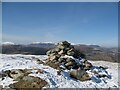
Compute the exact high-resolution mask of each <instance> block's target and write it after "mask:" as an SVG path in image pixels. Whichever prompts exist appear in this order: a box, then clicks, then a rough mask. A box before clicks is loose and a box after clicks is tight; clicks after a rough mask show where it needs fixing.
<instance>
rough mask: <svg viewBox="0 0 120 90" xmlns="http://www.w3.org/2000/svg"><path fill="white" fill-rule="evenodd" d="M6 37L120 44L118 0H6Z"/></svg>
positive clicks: (4, 27)
mask: <svg viewBox="0 0 120 90" xmlns="http://www.w3.org/2000/svg"><path fill="white" fill-rule="evenodd" d="M2 9H3V13H2V14H3V20H2V21H3V23H2V24H3V41H11V42H15V43H20V44H22V43H23V44H26V43H31V42H35V41H39V42H59V41H61V40H68V41H69V42H72V43H82V44H98V45H102V46H117V42H118V6H117V3H115V2H114V3H105V2H104V3H100V2H99V3H88V2H85V3H83V2H80V3H75V2H74V3H65V2H64V3H52V2H51V3H40V2H39V3H33V2H31V3H25V2H24V3H12V2H11V3H3V4H2Z"/></svg>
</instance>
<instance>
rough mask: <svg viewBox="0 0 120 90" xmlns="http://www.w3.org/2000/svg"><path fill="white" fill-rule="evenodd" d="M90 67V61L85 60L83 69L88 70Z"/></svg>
mask: <svg viewBox="0 0 120 90" xmlns="http://www.w3.org/2000/svg"><path fill="white" fill-rule="evenodd" d="M91 67H92V64H91V63H90V62H88V61H86V62H85V67H84V69H85V70H89V69H90V68H91Z"/></svg>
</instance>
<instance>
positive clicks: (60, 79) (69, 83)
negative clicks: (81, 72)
mask: <svg viewBox="0 0 120 90" xmlns="http://www.w3.org/2000/svg"><path fill="white" fill-rule="evenodd" d="M37 58H38V59H40V60H43V59H46V58H47V56H45V55H20V54H15V55H5V54H0V72H1V71H3V70H4V71H5V70H10V69H42V70H44V71H45V72H44V73H43V74H35V73H33V74H30V75H31V76H35V77H40V78H42V79H44V80H46V81H47V82H48V83H49V87H50V88H116V87H118V64H117V63H112V62H106V61H90V62H91V63H92V64H93V65H94V66H95V67H97V66H104V67H106V68H108V69H106V71H100V73H105V74H108V75H109V78H107V77H106V78H97V77H95V76H94V75H93V74H91V73H90V72H89V71H88V73H89V75H90V76H91V77H92V80H89V81H84V82H81V81H79V80H75V79H73V78H71V77H70V76H69V74H68V73H67V71H63V72H62V75H60V76H59V75H57V70H56V69H53V68H51V67H49V66H45V65H43V64H37ZM93 69H94V70H97V71H98V69H97V68H93ZM14 82H16V81H13V79H11V78H8V77H6V78H5V79H4V80H2V79H1V78H0V85H3V86H4V87H7V86H8V85H9V84H11V83H14Z"/></svg>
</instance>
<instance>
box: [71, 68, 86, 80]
mask: <svg viewBox="0 0 120 90" xmlns="http://www.w3.org/2000/svg"><path fill="white" fill-rule="evenodd" d="M85 73H86V71H85V70H70V76H71V77H73V78H75V79H78V80H80V79H81V78H82V76H83V75H84V74H85Z"/></svg>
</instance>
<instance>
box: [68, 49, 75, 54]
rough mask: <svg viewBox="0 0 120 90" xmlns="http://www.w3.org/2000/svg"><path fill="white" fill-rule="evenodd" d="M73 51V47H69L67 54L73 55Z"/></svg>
mask: <svg viewBox="0 0 120 90" xmlns="http://www.w3.org/2000/svg"><path fill="white" fill-rule="evenodd" d="M74 54H75V53H74V50H73V49H70V50H69V51H67V55H69V56H73V55H74Z"/></svg>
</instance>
